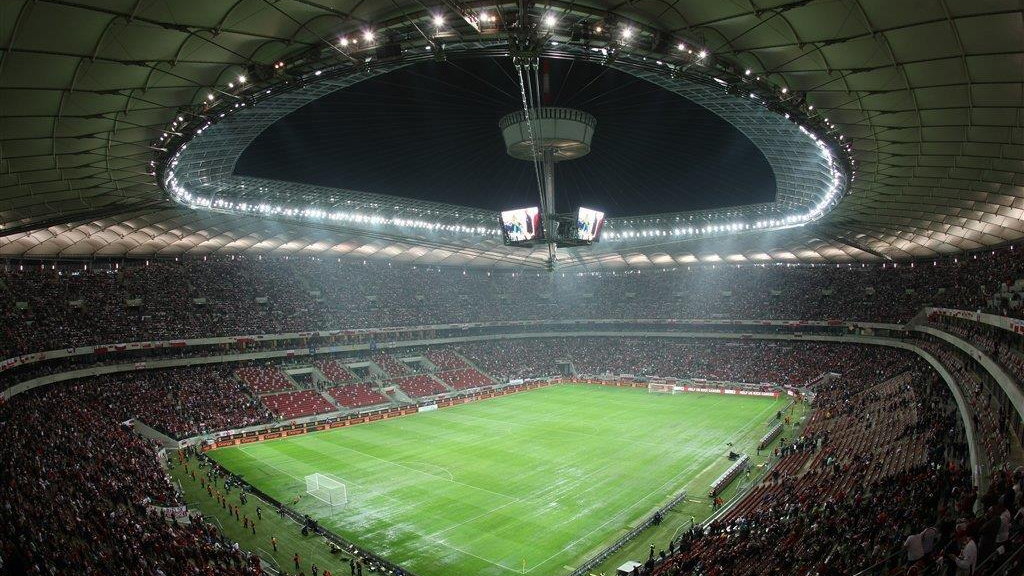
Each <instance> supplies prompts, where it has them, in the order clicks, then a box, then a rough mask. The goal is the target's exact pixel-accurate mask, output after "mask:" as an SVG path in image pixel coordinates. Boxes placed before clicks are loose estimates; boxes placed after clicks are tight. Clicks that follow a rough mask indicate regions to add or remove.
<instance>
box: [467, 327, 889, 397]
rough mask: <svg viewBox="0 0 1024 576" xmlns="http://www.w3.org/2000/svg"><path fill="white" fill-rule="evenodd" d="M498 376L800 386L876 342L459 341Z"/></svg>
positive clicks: (856, 358)
mask: <svg viewBox="0 0 1024 576" xmlns="http://www.w3.org/2000/svg"><path fill="white" fill-rule="evenodd" d="M455 349H456V350H457V351H458V352H459V354H461V355H462V356H464V357H466V358H468V359H470V360H471V361H472V362H473V363H474V364H476V365H477V366H479V367H480V368H481V369H482V370H483V371H484V372H486V373H488V374H490V375H491V376H493V377H495V378H498V379H499V380H501V381H507V380H511V379H519V378H530V377H537V376H555V375H559V374H560V373H561V372H560V369H561V368H562V366H560V365H565V364H567V363H571V364H572V366H573V368H574V369H575V370H576V372H577V373H579V374H589V375H603V374H612V375H622V374H628V375H634V376H661V377H674V378H701V379H706V380H723V381H730V382H747V383H752V384H758V383H771V384H777V385H790V386H799V385H802V384H805V383H807V382H808V381H810V380H812V379H813V378H815V377H817V376H819V375H821V374H822V373H825V372H829V371H836V370H842V369H843V367H845V366H851V365H856V364H858V363H861V362H871V361H873V359H872V358H871V356H872V354H873V353H872V348H866V347H862V346H856V345H851V344H832V343H818V342H792V341H769V340H753V339H751V340H746V339H734V340H727V339H720V340H719V339H707V340H691V339H682V338H599V337H595V338H573V337H566V338H543V339H515V340H502V341H481V342H472V343H465V344H458V345H456V347H455Z"/></svg>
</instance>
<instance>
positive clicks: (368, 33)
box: [363, 30, 373, 42]
mask: <svg viewBox="0 0 1024 576" xmlns="http://www.w3.org/2000/svg"><path fill="white" fill-rule="evenodd" d="M363 38H365V39H366V41H367V42H373V30H367V31H366V32H363Z"/></svg>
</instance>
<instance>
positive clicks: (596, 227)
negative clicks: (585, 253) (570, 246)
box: [576, 208, 604, 242]
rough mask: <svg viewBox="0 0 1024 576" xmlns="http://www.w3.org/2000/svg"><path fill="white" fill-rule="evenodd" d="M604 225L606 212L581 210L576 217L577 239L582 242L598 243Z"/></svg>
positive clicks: (588, 209)
mask: <svg viewBox="0 0 1024 576" xmlns="http://www.w3.org/2000/svg"><path fill="white" fill-rule="evenodd" d="M603 225H604V212H598V211H597V210H591V209H590V208H580V211H579V213H578V214H577V215H576V239H577V240H579V241H580V242H597V241H598V239H599V238H600V236H601V227H602V226H603Z"/></svg>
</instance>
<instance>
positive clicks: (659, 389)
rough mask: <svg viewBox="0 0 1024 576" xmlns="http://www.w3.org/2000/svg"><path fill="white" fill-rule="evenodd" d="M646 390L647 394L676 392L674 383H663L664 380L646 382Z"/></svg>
mask: <svg viewBox="0 0 1024 576" xmlns="http://www.w3.org/2000/svg"><path fill="white" fill-rule="evenodd" d="M647 392H648V393H649V394H675V393H676V392H678V390H676V387H675V385H674V384H665V383H664V382H648V383H647Z"/></svg>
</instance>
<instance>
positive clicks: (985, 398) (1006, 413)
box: [914, 340, 1012, 463]
mask: <svg viewBox="0 0 1024 576" xmlns="http://www.w3.org/2000/svg"><path fill="white" fill-rule="evenodd" d="M914 343H915V344H917V345H918V346H920V347H921V348H922V349H924V350H926V351H928V352H930V353H931V354H932V355H933V356H935V357H936V359H938V360H939V362H941V363H942V365H943V366H944V367H945V368H946V370H948V371H949V373H950V374H951V375H952V376H953V378H954V379H955V380H956V381H957V383H958V384H959V387H960V390H961V391H962V392H963V394H964V396H965V399H966V401H967V403H968V405H969V407H970V410H971V419H972V422H973V426H974V429H975V431H976V435H977V437H978V442H979V445H980V446H981V448H982V449H983V450H984V451H985V456H986V458H987V461H988V462H990V463H1001V462H1006V460H1007V457H1008V456H1009V452H1010V439H1009V435H1008V423H1009V421H1010V411H1011V410H1012V408H1009V407H1008V406H1006V405H1005V404H1003V403H1001V402H1000V401H999V397H1000V396H1001V395H1002V392H1001V391H999V392H998V394H999V395H997V394H996V390H998V386H997V385H995V384H993V383H992V382H988V381H987V378H988V377H987V372H985V371H984V370H981V369H978V367H977V366H976V361H975V360H974V359H972V358H970V357H969V356H966V355H965V354H964V353H962V352H960V351H958V350H956V349H954V348H952V347H950V346H944V345H942V344H940V343H939V342H936V341H932V340H915V341H914ZM982 374H986V376H985V378H986V379H983V376H982Z"/></svg>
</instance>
